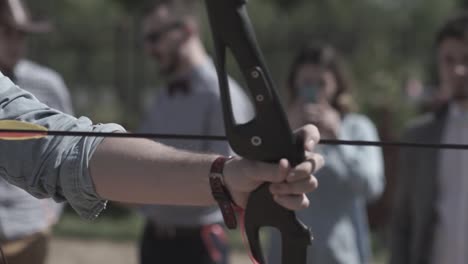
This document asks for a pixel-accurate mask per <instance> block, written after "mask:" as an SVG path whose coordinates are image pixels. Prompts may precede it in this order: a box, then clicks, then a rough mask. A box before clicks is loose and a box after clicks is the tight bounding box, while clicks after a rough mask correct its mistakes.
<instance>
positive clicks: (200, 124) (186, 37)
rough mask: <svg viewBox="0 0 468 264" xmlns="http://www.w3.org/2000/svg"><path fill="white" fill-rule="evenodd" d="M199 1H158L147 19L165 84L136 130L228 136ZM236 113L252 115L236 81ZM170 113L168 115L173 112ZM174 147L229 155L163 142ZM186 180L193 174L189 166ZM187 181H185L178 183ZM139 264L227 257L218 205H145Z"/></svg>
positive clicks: (149, 44)
mask: <svg viewBox="0 0 468 264" xmlns="http://www.w3.org/2000/svg"><path fill="white" fill-rule="evenodd" d="M197 11H198V8H197V3H196V2H195V1H183V0H182V1H180V0H179V1H178V0H169V1H154V3H153V4H151V5H149V6H148V8H147V10H146V12H145V13H144V17H143V35H144V43H145V51H146V53H147V54H148V55H149V56H151V57H152V58H153V59H154V60H155V61H156V62H157V64H158V66H159V71H160V76H161V77H163V78H164V84H163V86H162V87H160V88H159V90H158V92H157V93H156V95H155V98H154V100H153V102H152V105H151V106H150V108H149V110H148V111H147V113H146V116H145V117H144V118H143V122H142V123H141V125H140V128H139V129H138V131H139V132H144V133H162V134H193V135H224V134H225V132H224V121H223V110H222V107H221V99H220V92H219V85H218V78H217V74H216V69H215V67H214V65H213V62H212V60H211V58H210V57H209V55H208V54H207V52H206V51H205V48H204V47H203V44H202V41H201V39H200V28H199V25H198V20H197V17H196V13H197ZM230 92H231V97H232V100H233V108H234V112H235V116H236V118H237V119H238V121H239V122H246V121H248V120H249V118H250V117H251V116H252V115H253V110H252V108H251V106H250V105H249V101H248V97H247V96H246V95H245V94H244V92H243V91H242V89H241V88H240V87H239V85H237V84H236V83H235V82H234V81H232V80H231V81H230ZM168 117H170V118H168ZM161 142H163V143H164V144H167V145H170V146H174V147H177V148H182V149H187V150H193V151H201V152H210V153H218V154H222V155H227V156H229V155H232V154H233V153H232V151H231V149H230V147H229V144H228V143H227V142H216V141H187V140H162V141H161ZM186 177H187V178H190V177H192V175H191V172H190V171H187V175H186ZM181 184H183V183H181ZM141 212H143V214H144V216H145V217H146V219H147V221H146V226H145V229H144V232H143V236H142V238H141V242H140V243H141V244H140V263H142V264H149V263H151V264H152V263H197V264H214V263H228V252H229V250H228V249H229V247H228V244H227V237H226V234H225V231H224V226H223V225H222V222H223V219H222V215H221V213H220V211H219V209H218V208H217V207H194V206H187V207H182V206H179V207H175V206H163V205H158V206H145V207H143V208H141Z"/></svg>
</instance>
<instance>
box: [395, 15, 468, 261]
mask: <svg viewBox="0 0 468 264" xmlns="http://www.w3.org/2000/svg"><path fill="white" fill-rule="evenodd" d="M467 36H468V13H466V12H465V13H462V14H460V15H457V16H455V17H453V18H451V19H449V20H448V21H447V22H446V23H445V24H444V25H443V26H442V27H441V28H440V29H439V31H438V33H437V35H436V37H435V46H436V51H437V53H436V54H435V55H436V58H437V69H438V79H439V81H440V84H439V89H440V96H439V98H441V102H445V104H442V105H441V107H437V108H435V109H436V110H433V111H432V112H430V113H428V114H426V115H424V116H422V117H420V118H418V119H416V120H414V122H412V123H411V124H410V125H409V127H408V128H407V129H406V131H405V133H404V136H403V139H404V141H410V142H426V143H427V142H430V143H435V144H437V143H453V144H456V143H458V144H468V38H467ZM398 169H399V173H398V181H397V190H396V193H395V202H394V203H395V204H394V211H393V221H392V228H391V232H390V236H391V237H392V240H391V260H390V262H391V263H392V264H411V263H414V264H416V263H418V264H423V263H424V264H430V263H432V264H439V263H451V264H462V263H468V250H467V249H468V152H467V151H459V150H448V149H447V150H437V149H431V150H425V151H421V150H416V149H411V148H405V149H401V154H400V162H399V166H398Z"/></svg>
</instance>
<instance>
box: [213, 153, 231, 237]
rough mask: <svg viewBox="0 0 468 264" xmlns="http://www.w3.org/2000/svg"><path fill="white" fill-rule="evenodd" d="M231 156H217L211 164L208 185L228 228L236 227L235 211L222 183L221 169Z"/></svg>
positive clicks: (228, 193) (229, 194)
mask: <svg viewBox="0 0 468 264" xmlns="http://www.w3.org/2000/svg"><path fill="white" fill-rule="evenodd" d="M230 159H231V157H229V158H227V157H218V158H216V159H215V160H214V161H213V163H212V164H211V169H210V186H211V193H212V194H213V197H214V199H215V200H216V202H218V206H219V209H220V210H221V213H222V215H223V218H224V223H225V224H226V226H227V227H228V228H229V229H235V228H236V227H237V219H236V212H235V210H234V207H235V204H234V201H233V200H232V196H231V193H230V192H229V190H228V189H227V188H226V186H225V185H224V177H223V169H224V164H225V163H226V161H228V160H230Z"/></svg>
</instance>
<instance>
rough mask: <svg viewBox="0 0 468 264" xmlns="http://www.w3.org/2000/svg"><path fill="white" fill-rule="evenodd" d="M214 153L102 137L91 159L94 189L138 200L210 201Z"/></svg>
mask: <svg viewBox="0 0 468 264" xmlns="http://www.w3.org/2000/svg"><path fill="white" fill-rule="evenodd" d="M215 158H216V156H215V155H201V154H194V153H189V152H184V151H180V150H176V149H174V148H171V147H167V146H165V145H162V144H159V143H156V142H154V141H151V140H145V139H111V138H108V139H106V140H104V141H103V142H102V143H101V144H100V146H99V147H98V148H97V150H96V152H95V153H94V155H93V157H92V160H91V176H92V178H93V181H94V184H95V187H96V191H97V193H98V194H99V195H100V196H102V197H103V198H105V199H109V200H115V201H121V202H128V203H139V204H156V203H158V204H180V205H209V204H214V203H215V201H214V200H213V198H212V196H211V191H210V186H209V179H208V173H209V170H210V166H211V163H212V162H213V160H214V159H215Z"/></svg>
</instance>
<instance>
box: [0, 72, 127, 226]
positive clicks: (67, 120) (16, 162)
mask: <svg viewBox="0 0 468 264" xmlns="http://www.w3.org/2000/svg"><path fill="white" fill-rule="evenodd" d="M0 120H19V121H25V122H30V123H34V124H38V125H41V126H44V127H46V128H47V129H49V130H62V131H93V132H117V131H122V132H123V131H125V130H124V129H123V128H122V127H121V126H119V125H116V124H106V125H101V124H98V125H93V123H92V122H91V120H89V119H88V118H86V117H81V118H75V117H73V116H70V115H67V114H64V113H62V112H60V111H58V110H54V109H51V108H49V107H48V106H46V105H44V104H42V103H40V102H39V101H38V100H37V99H36V98H35V97H34V96H33V95H31V94H30V93H28V92H26V91H24V90H22V89H20V88H19V87H18V86H16V85H15V84H14V83H13V82H12V81H11V80H10V79H9V78H7V77H5V76H3V74H1V73H0ZM102 140H103V138H96V137H57V136H48V137H44V138H41V139H34V140H24V141H9V140H0V177H2V178H4V179H6V180H7V181H8V182H10V183H12V184H14V185H16V186H18V187H20V188H22V189H24V190H26V191H27V192H28V193H30V194H32V195H33V196H35V197H37V198H49V197H51V198H53V199H54V200H55V201H57V202H61V201H65V200H66V201H68V202H69V204H70V205H71V206H72V207H73V208H74V209H75V210H76V211H77V212H78V214H79V215H80V216H81V217H82V218H84V219H94V218H96V217H97V216H98V214H99V213H100V212H101V211H102V210H103V209H104V208H105V205H106V201H105V200H104V199H102V198H101V197H99V195H98V194H97V193H96V190H95V188H94V184H93V181H92V179H91V176H90V172H89V165H90V164H89V163H90V159H91V157H92V155H93V152H94V151H95V149H96V148H97V146H98V145H99V143H100V142H101V141H102ZM12 199H14V197H12Z"/></svg>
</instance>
